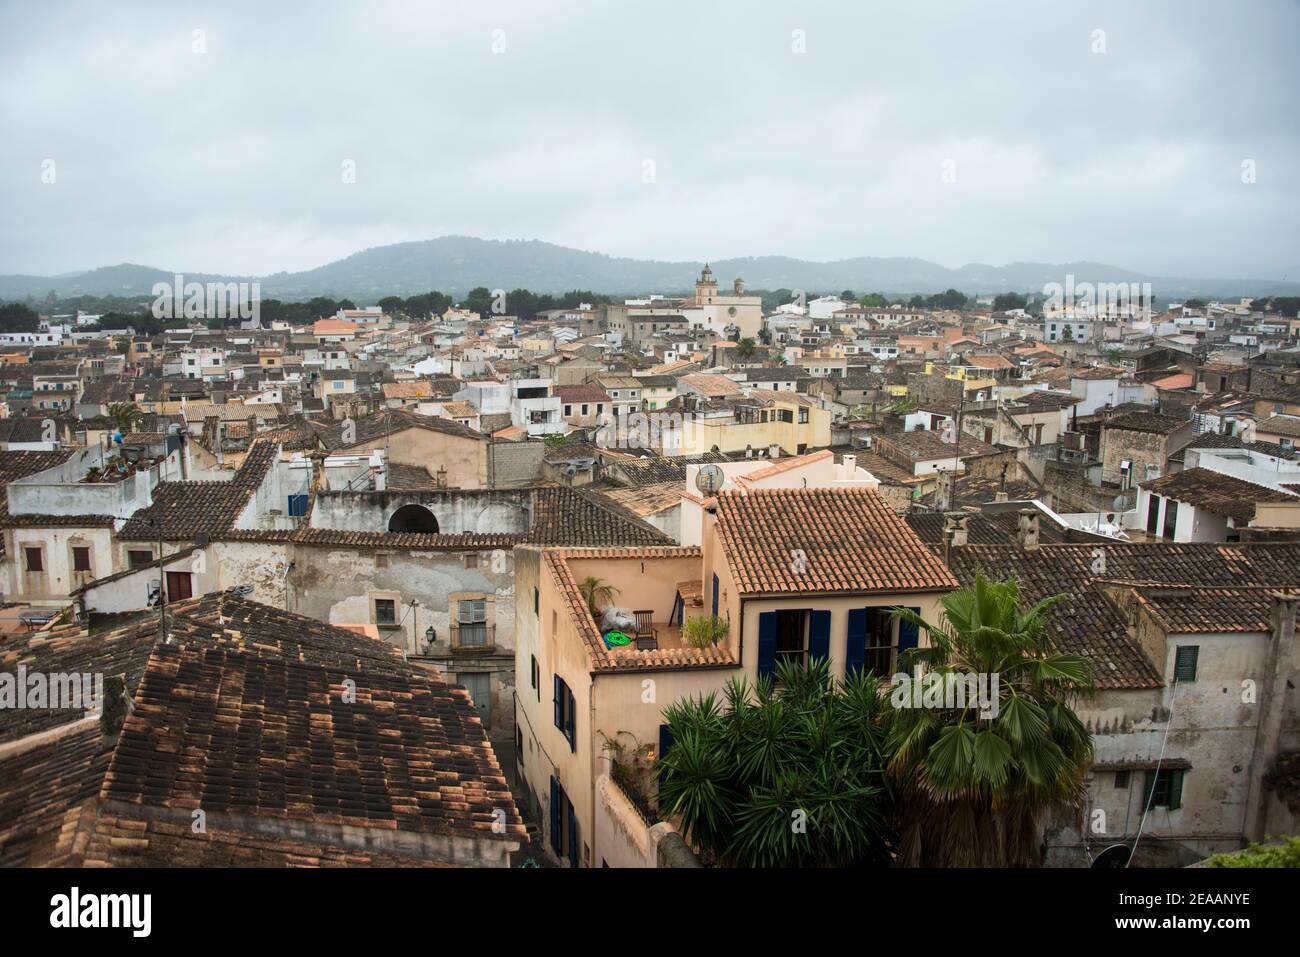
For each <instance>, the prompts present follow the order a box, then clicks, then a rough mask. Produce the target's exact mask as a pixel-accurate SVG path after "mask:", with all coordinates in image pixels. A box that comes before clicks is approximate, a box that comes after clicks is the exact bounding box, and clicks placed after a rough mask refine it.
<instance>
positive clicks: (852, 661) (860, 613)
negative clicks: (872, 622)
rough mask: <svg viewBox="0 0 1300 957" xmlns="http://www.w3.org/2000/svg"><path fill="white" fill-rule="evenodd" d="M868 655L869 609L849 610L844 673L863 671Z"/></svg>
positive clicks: (846, 674)
mask: <svg viewBox="0 0 1300 957" xmlns="http://www.w3.org/2000/svg"><path fill="white" fill-rule="evenodd" d="M866 657H867V609H865V608H852V609H850V610H849V636H848V645H847V646H846V648H845V653H844V674H845V676H846V677H847V676H848V674H849V673H850V672H852V671H854V670H857V671H861V670H862V667H863V665H864V664H865V662H866Z"/></svg>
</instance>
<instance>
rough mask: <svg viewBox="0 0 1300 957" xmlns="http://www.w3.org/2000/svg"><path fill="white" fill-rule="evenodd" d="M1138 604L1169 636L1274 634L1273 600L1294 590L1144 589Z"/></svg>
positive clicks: (1162, 587) (1180, 587) (1140, 588)
mask: <svg viewBox="0 0 1300 957" xmlns="http://www.w3.org/2000/svg"><path fill="white" fill-rule="evenodd" d="M1135 591H1136V593H1137V596H1138V601H1139V602H1140V603H1141V604H1142V605H1143V606H1144V607H1145V608H1146V609H1147V610H1148V611H1149V612H1150V613H1151V615H1152V616H1153V617H1154V618H1155V620H1156V621H1157V622H1158V623H1159V624H1160V626H1161V627H1162V628H1164V629H1165V631H1166V632H1167V633H1169V634H1199V633H1207V634H1224V633H1228V632H1266V633H1267V632H1271V631H1272V629H1273V623H1272V614H1273V596H1275V595H1279V594H1283V595H1286V594H1289V595H1290V596H1291V597H1294V596H1295V591H1294V590H1287V589H1278V588H1270V587H1244V588H1243V587H1232V588H1207V587H1205V586H1204V585H1195V586H1193V585H1183V586H1169V585H1161V586H1143V587H1139V588H1137V589H1135Z"/></svg>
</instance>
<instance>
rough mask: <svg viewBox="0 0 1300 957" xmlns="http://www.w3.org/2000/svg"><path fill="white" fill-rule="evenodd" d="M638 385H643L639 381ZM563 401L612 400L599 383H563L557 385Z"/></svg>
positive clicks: (556, 388) (556, 392)
mask: <svg viewBox="0 0 1300 957" xmlns="http://www.w3.org/2000/svg"><path fill="white" fill-rule="evenodd" d="M637 385H638V386H639V385H641V383H640V382H639V381H638V382H637ZM555 394H556V395H557V396H559V397H560V401H561V402H612V401H613V399H611V398H610V395H609V393H608V392H606V391H605V390H604V389H602V388H601V387H600V386H598V385H590V384H588V385H561V386H556V387H555Z"/></svg>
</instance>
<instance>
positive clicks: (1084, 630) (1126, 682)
mask: <svg viewBox="0 0 1300 957" xmlns="http://www.w3.org/2000/svg"><path fill="white" fill-rule="evenodd" d="M1098 548H1101V549H1102V550H1103V552H1102V554H1103V555H1104V556H1105V565H1104V570H1098V571H1094V568H1097V567H1098V566H1097V565H1096V561H1097V549H1098ZM948 566H949V567H950V568H951V569H952V571H953V574H955V575H956V576H957V578H958V579H960V581H961V583H962V584H963V585H969V584H971V583H972V582H974V580H975V576H976V573H977V572H983V573H984V574H985V575H986V576H989V577H993V578H1006V577H1008V576H1011V575H1014V576H1015V577H1016V579H1017V580H1018V581H1019V582H1020V587H1021V593H1022V597H1023V599H1024V600H1026V601H1030V602H1036V601H1039V600H1041V599H1043V598H1047V597H1049V596H1052V595H1057V594H1065V595H1066V596H1067V600H1066V601H1064V602H1063V603H1062V604H1061V605H1059V606H1058V607H1057V608H1056V609H1055V610H1054V611H1053V612H1052V629H1053V636H1054V637H1055V639H1056V642H1057V645H1058V647H1060V648H1062V649H1063V650H1065V651H1069V652H1074V653H1077V654H1081V655H1084V656H1086V657H1088V658H1091V659H1092V660H1093V662H1094V664H1095V667H1096V671H1097V683H1098V685H1099V686H1100V687H1102V688H1155V687H1159V686H1160V685H1161V684H1162V680H1161V677H1160V674H1159V673H1158V672H1157V671H1156V669H1155V667H1154V666H1153V665H1152V664H1151V662H1150V661H1148V660H1147V658H1146V657H1145V656H1144V655H1143V653H1142V651H1141V649H1140V648H1139V647H1138V646H1137V644H1136V642H1134V641H1133V640H1132V639H1131V638H1129V636H1128V630H1127V622H1126V621H1125V619H1124V616H1123V615H1122V614H1120V612H1119V611H1118V610H1117V609H1116V608H1115V607H1114V605H1112V604H1111V602H1110V601H1108V600H1107V599H1106V597H1105V595H1104V592H1103V588H1102V585H1103V583H1104V582H1105V581H1108V580H1119V581H1124V582H1134V583H1139V584H1140V583H1149V584H1159V585H1195V586H1237V587H1240V586H1250V585H1260V586H1269V587H1275V588H1292V587H1296V586H1300V545H1297V544H1290V543H1267V544H1265V543H1259V544H1254V543H1252V544H1249V545H1219V544H1209V543H1198V544H1175V543H1169V542H1153V543H1149V544H1132V543H1116V544H1114V545H1101V546H1099V545H1096V544H1093V543H1088V544H1080V545H1041V546H1040V547H1039V548H1037V549H1033V550H1024V549H1020V548H1017V547H1015V546H980V545H969V546H967V547H965V548H954V549H953V550H952V551H951V553H950V555H949V558H948Z"/></svg>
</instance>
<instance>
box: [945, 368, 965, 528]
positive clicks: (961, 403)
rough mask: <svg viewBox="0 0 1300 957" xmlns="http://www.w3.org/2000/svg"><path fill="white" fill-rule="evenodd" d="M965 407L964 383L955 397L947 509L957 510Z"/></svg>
mask: <svg viewBox="0 0 1300 957" xmlns="http://www.w3.org/2000/svg"><path fill="white" fill-rule="evenodd" d="M965 408H966V383H965V381H963V382H962V384H961V396H960V397H959V398H958V399H957V435H956V447H955V448H954V449H953V456H952V459H953V460H952V494H951V495H950V496H948V498H949V501H948V509H949V511H953V512H955V511H957V470H958V469H959V468H961V420H962V412H963V411H964V409H965Z"/></svg>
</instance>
